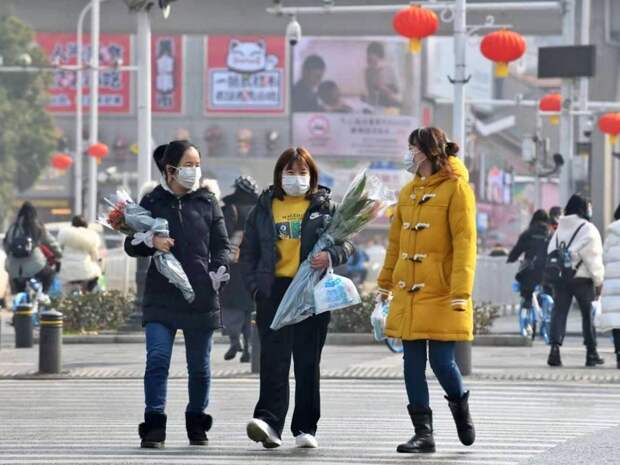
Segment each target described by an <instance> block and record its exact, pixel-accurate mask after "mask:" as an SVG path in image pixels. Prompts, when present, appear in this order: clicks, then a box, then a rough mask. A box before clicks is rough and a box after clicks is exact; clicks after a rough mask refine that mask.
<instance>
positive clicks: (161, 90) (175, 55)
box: [151, 35, 183, 113]
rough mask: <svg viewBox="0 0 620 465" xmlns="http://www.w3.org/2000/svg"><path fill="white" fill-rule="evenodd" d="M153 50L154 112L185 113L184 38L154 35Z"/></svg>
mask: <svg viewBox="0 0 620 465" xmlns="http://www.w3.org/2000/svg"><path fill="white" fill-rule="evenodd" d="M151 50H152V52H151V53H152V57H151V69H152V74H153V76H152V89H153V93H152V107H153V111H154V112H158V113H181V112H182V111H183V80H182V79H183V37H182V36H179V35H173V36H159V35H154V36H153V39H152V45H151Z"/></svg>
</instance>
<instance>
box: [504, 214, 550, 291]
mask: <svg viewBox="0 0 620 465" xmlns="http://www.w3.org/2000/svg"><path fill="white" fill-rule="evenodd" d="M549 237H550V234H549V227H548V226H547V224H546V223H542V222H535V223H533V224H531V225H530V227H529V228H528V229H527V230H526V231H525V232H523V233H522V234H521V235H520V236H519V240H518V241H517V244H516V245H515V246H514V248H513V249H512V250H511V251H510V254H509V255H508V263H514V262H516V261H517V260H519V258H520V257H521V255H523V254H525V264H529V269H528V271H527V272H526V273H525V274H526V278H527V279H526V280H525V282H526V285H530V286H536V285H538V284H540V283H541V282H542V279H543V273H544V271H545V264H546V261H547V245H548V243H549Z"/></svg>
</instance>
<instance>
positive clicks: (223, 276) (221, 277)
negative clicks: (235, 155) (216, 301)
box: [209, 265, 230, 292]
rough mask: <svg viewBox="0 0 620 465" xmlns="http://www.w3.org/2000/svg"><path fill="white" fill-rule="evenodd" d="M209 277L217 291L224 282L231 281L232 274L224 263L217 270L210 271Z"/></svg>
mask: <svg viewBox="0 0 620 465" xmlns="http://www.w3.org/2000/svg"><path fill="white" fill-rule="evenodd" d="M209 277H210V278H211V283H212V284H213V289H214V290H215V291H216V292H217V291H219V290H220V287H221V286H222V283H226V282H228V281H230V274H229V273H227V272H226V267H225V266H223V265H222V266H220V267H219V268H218V269H217V272H214V271H209Z"/></svg>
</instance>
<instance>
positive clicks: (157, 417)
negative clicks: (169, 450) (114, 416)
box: [138, 413, 167, 449]
mask: <svg viewBox="0 0 620 465" xmlns="http://www.w3.org/2000/svg"><path fill="white" fill-rule="evenodd" d="M166 421H167V417H166V415H165V414H163V413H145V414H144V423H140V426H139V427H138V434H139V435H140V439H141V440H142V442H141V443H140V447H142V448H145V449H163V447H164V444H165V442H166Z"/></svg>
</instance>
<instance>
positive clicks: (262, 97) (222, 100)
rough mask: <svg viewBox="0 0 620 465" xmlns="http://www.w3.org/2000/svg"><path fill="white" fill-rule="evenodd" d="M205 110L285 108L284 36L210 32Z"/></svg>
mask: <svg viewBox="0 0 620 465" xmlns="http://www.w3.org/2000/svg"><path fill="white" fill-rule="evenodd" d="M206 41H207V46H206V50H207V60H206V64H207V70H206V76H207V80H206V88H205V100H206V102H205V103H206V105H205V107H206V108H205V110H206V113H228V114H249V113H252V114H282V113H284V112H285V108H286V107H285V102H284V95H285V91H284V90H285V87H284V86H285V76H286V73H285V50H286V46H285V40H284V37H278V36H263V37H261V36H209V37H208V38H207V39H206Z"/></svg>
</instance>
